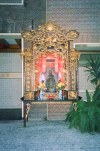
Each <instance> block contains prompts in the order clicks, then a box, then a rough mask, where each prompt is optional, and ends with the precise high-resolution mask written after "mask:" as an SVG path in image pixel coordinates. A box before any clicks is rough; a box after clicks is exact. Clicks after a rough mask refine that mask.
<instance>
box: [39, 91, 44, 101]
mask: <svg viewBox="0 0 100 151" xmlns="http://www.w3.org/2000/svg"><path fill="white" fill-rule="evenodd" d="M43 98H44V91H43V90H40V100H43Z"/></svg>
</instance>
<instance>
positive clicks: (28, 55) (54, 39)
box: [22, 21, 79, 99]
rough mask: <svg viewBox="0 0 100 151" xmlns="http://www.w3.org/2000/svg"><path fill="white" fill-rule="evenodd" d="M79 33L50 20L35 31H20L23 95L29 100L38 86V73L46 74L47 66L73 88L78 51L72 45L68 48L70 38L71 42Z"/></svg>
mask: <svg viewBox="0 0 100 151" xmlns="http://www.w3.org/2000/svg"><path fill="white" fill-rule="evenodd" d="M78 36H79V33H78V32H77V31H76V30H70V31H68V32H67V31H66V30H63V29H62V28H61V27H59V26H58V25H56V24H55V23H53V22H51V21H50V22H47V23H46V24H44V25H42V26H39V27H38V28H37V29H36V30H27V31H24V32H23V33H22V37H23V38H24V40H25V42H26V46H25V50H24V52H23V53H22V56H23V57H24V72H25V74H24V77H25V80H24V81H25V94H26V96H27V98H28V99H34V91H36V90H37V89H38V86H39V83H40V81H39V80H40V75H41V74H42V75H46V74H47V69H48V68H51V69H53V71H54V72H55V74H56V75H57V76H58V77H59V79H60V80H61V81H62V82H63V83H64V84H65V88H64V89H65V90H67V91H68V90H76V82H77V81H76V71H77V68H78V60H79V53H78V52H77V51H76V50H75V49H73V48H72V49H71V50H70V51H69V50H68V49H69V41H73V40H74V39H75V38H78ZM27 47H28V48H27ZM69 76H70V78H69ZM69 79H70V82H69ZM68 83H70V84H68ZM28 96H29V97H28Z"/></svg>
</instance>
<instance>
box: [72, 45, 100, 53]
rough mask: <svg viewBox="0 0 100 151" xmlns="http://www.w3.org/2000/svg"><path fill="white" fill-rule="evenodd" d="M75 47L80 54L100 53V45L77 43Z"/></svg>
mask: <svg viewBox="0 0 100 151" xmlns="http://www.w3.org/2000/svg"><path fill="white" fill-rule="evenodd" d="M74 47H75V48H76V50H78V51H80V52H89V53H90V52H94V53H97V52H99V53H100V43H76V44H74Z"/></svg>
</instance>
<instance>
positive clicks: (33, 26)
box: [32, 19, 34, 30]
mask: <svg viewBox="0 0 100 151" xmlns="http://www.w3.org/2000/svg"><path fill="white" fill-rule="evenodd" d="M33 28H34V20H33V19H32V30H33Z"/></svg>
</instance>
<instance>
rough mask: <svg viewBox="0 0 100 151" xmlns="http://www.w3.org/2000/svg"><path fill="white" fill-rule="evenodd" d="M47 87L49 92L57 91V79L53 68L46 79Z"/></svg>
mask: <svg viewBox="0 0 100 151" xmlns="http://www.w3.org/2000/svg"><path fill="white" fill-rule="evenodd" d="M46 88H47V92H55V90H56V81H55V77H54V75H53V74H52V70H49V74H48V77H47V80H46Z"/></svg>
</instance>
